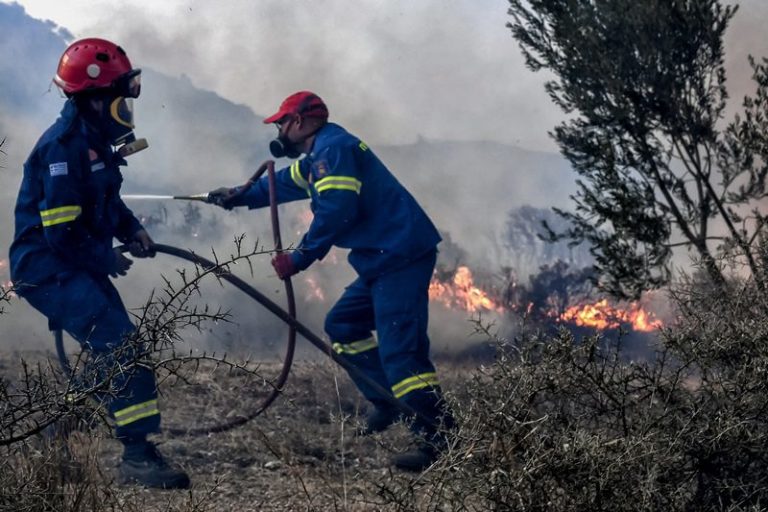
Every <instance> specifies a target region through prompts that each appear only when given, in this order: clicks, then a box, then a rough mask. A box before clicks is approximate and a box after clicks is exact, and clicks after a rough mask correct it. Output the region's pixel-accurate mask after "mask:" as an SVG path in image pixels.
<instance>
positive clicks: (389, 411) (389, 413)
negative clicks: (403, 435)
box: [358, 405, 400, 436]
mask: <svg viewBox="0 0 768 512" xmlns="http://www.w3.org/2000/svg"><path fill="white" fill-rule="evenodd" d="M399 419H400V411H399V410H398V409H396V408H394V407H392V406H390V405H376V406H375V407H374V409H373V410H372V411H371V412H370V413H368V415H367V416H366V417H365V424H364V425H363V426H362V427H361V428H360V429H359V430H358V435H361V436H369V435H371V434H374V433H376V432H383V431H385V430H387V428H389V426H390V425H393V424H395V423H397V422H398V420H399Z"/></svg>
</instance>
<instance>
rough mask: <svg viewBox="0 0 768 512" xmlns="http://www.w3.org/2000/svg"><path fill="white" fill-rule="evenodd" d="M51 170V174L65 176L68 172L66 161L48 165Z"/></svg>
mask: <svg viewBox="0 0 768 512" xmlns="http://www.w3.org/2000/svg"><path fill="white" fill-rule="evenodd" d="M48 169H49V170H50V171H51V176H66V175H67V174H69V168H68V167H67V162H56V163H54V164H51V165H49V166H48Z"/></svg>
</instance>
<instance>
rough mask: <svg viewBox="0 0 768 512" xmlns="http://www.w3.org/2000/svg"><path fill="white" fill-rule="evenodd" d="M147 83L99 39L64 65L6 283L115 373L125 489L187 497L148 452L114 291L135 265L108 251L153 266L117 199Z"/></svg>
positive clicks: (149, 406) (137, 380)
mask: <svg viewBox="0 0 768 512" xmlns="http://www.w3.org/2000/svg"><path fill="white" fill-rule="evenodd" d="M140 76H141V71H140V70H139V69H134V68H133V67H132V66H131V63H130V61H129V60H128V56H127V55H126V54H125V51H124V50H123V49H122V48H121V47H119V46H117V45H116V44H114V43H111V42H109V41H105V40H103V39H95V38H91V39H82V40H79V41H76V42H74V43H72V44H71V45H70V46H69V47H68V48H67V49H66V51H65V52H64V54H63V55H62V57H61V59H60V61H59V65H58V69H57V71H56V76H55V77H54V79H53V80H54V82H55V83H56V85H57V86H59V88H61V90H62V91H63V92H64V94H65V95H66V96H67V98H68V99H67V101H66V103H65V104H64V108H63V110H62V111H61V115H60V117H59V118H58V119H57V120H56V122H55V123H54V124H53V125H52V126H51V127H50V128H48V130H47V131H46V132H45V133H44V134H43V135H42V136H41V138H40V140H39V141H38V142H37V144H36V145H35V147H34V149H33V150H32V153H31V154H30V156H29V158H28V159H27V161H26V163H25V164H24V176H23V178H22V182H21V188H20V190H19V195H18V200H17V202H16V209H15V221H16V232H15V236H14V240H13V243H12V244H11V248H10V262H11V277H12V279H13V282H14V283H16V291H17V292H18V294H19V295H20V296H21V297H23V298H24V299H26V300H27V302H29V303H30V304H31V305H32V306H33V307H34V308H35V309H37V310H39V311H40V312H41V313H43V314H44V315H45V316H46V317H47V318H48V320H49V324H50V326H51V328H52V329H63V330H65V331H67V332H68V333H69V334H70V335H71V336H72V337H73V338H75V339H76V340H77V341H78V342H80V344H81V345H82V346H83V348H84V349H87V350H88V351H89V353H90V354H91V359H92V361H94V365H95V366H96V367H97V370H98V369H99V368H101V370H102V371H106V372H109V371H110V370H109V367H111V368H118V366H114V365H120V366H119V368H121V371H120V372H119V373H117V374H116V375H115V377H114V378H113V379H112V382H111V383H110V388H111V389H112V390H115V391H114V392H113V393H104V394H103V396H99V397H97V398H99V399H100V400H103V401H104V402H106V406H107V408H108V410H109V412H110V413H111V416H112V418H113V419H114V422H115V435H116V437H117V438H118V439H119V440H120V441H122V443H123V444H124V447H125V449H124V453H123V457H122V461H121V463H120V465H119V467H118V470H119V474H120V477H121V479H122V480H123V481H125V482H134V483H139V484H142V485H145V486H148V487H159V488H186V487H188V486H189V477H188V476H187V475H186V474H185V473H184V472H183V471H181V470H179V469H176V468H174V467H172V466H171V465H169V464H168V463H167V462H166V461H165V460H164V459H163V457H162V456H161V455H160V453H159V452H158V451H157V449H156V447H155V446H154V444H153V443H151V442H150V441H148V440H147V434H149V433H153V432H158V431H159V428H160V411H159V409H158V404H157V389H156V385H155V378H154V375H153V373H152V371H151V370H150V369H147V368H145V367H143V366H140V365H135V364H132V362H133V359H134V357H132V356H131V355H130V354H131V351H130V350H129V349H128V347H130V346H131V345H129V344H127V343H126V342H127V340H128V338H129V337H130V336H131V334H132V333H133V332H134V331H135V327H134V325H133V324H132V322H131V320H130V318H129V317H128V313H127V312H126V309H125V306H124V305H123V303H122V301H121V299H120V296H119V295H118V292H117V290H116V289H115V287H114V285H112V283H111V282H110V279H109V278H110V276H112V277H115V278H116V277H118V276H124V275H126V272H127V271H128V269H129V267H130V266H131V264H132V261H131V260H130V259H129V258H127V257H126V256H124V255H123V254H122V253H121V252H119V251H118V250H115V249H113V247H112V244H113V240H114V239H115V238H117V239H118V240H120V241H121V242H123V243H125V244H129V247H130V253H131V254H132V255H133V256H135V257H138V258H142V257H151V256H154V253H153V249H152V246H153V242H152V239H151V238H150V236H149V234H147V232H146V231H145V230H144V228H143V227H142V225H141V223H140V222H139V221H138V220H137V219H136V217H135V216H134V215H133V214H132V213H131V211H130V210H129V209H128V208H127V207H126V206H125V204H124V203H123V201H122V200H121V199H120V184H121V182H122V180H123V178H122V175H121V174H120V169H119V168H120V166H122V165H126V162H125V160H124V158H123V155H127V154H130V153H131V152H135V151H136V150H137V149H141V148H142V147H146V145H145V144H144V146H142V144H141V143H142V141H143V139H140V140H136V138H135V136H134V134H133V127H134V125H133V115H132V101H133V98H137V97H138V96H139V92H140V87H141V86H140ZM144 142H145V141H144Z"/></svg>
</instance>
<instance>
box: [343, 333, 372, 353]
mask: <svg viewBox="0 0 768 512" xmlns="http://www.w3.org/2000/svg"><path fill="white" fill-rule="evenodd" d="M378 346H379V344H378V342H377V341H376V338H374V337H373V336H371V337H370V338H367V339H364V340H360V341H353V342H352V343H334V344H333V351H334V352H336V353H337V354H359V353H360V352H366V351H368V350H373V349H374V348H376V347H378Z"/></svg>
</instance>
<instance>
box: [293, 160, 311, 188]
mask: <svg viewBox="0 0 768 512" xmlns="http://www.w3.org/2000/svg"><path fill="white" fill-rule="evenodd" d="M291 179H292V180H293V182H294V183H295V184H296V185H298V186H299V187H301V188H303V189H304V190H309V183H307V180H305V179H304V176H302V175H301V168H300V166H299V160H296V161H295V162H293V163H292V164H291Z"/></svg>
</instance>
